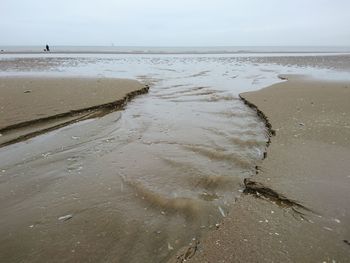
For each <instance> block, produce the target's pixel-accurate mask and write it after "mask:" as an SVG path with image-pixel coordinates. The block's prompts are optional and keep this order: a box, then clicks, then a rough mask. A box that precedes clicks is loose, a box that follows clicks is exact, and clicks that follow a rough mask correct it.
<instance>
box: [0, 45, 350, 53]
mask: <svg viewBox="0 0 350 263" xmlns="http://www.w3.org/2000/svg"><path fill="white" fill-rule="evenodd" d="M44 49H45V44H43V45H42V46H0V50H2V52H6V53H7V52H8V53H38V52H44ZM50 51H51V53H115V54H239V53H241V54H249V53H349V52H350V47H349V46H220V47H217V46H215V47H210V46H208V47H195V46H192V47H147V46H145V47H143V46H114V45H111V46H55V45H50Z"/></svg>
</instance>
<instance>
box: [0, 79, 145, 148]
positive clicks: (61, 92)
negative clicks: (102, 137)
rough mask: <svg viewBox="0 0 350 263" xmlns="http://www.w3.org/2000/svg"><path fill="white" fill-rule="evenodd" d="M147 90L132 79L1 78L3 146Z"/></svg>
mask: <svg viewBox="0 0 350 263" xmlns="http://www.w3.org/2000/svg"><path fill="white" fill-rule="evenodd" d="M147 90H148V88H147V87H144V86H143V85H142V84H140V83H139V82H137V81H136V80H128V79H107V78H98V79H97V78H84V79H83V78H25V77H6V78H1V79H0V92H1V96H0V105H1V106H0V134H1V136H0V146H1V145H6V144H9V143H12V142H17V141H19V140H22V139H27V138H29V137H31V136H34V135H37V134H40V133H42V132H46V131H48V130H52V129H55V128H59V127H62V126H64V125H67V124H69V123H72V122H75V121H77V120H83V119H86V118H91V117H94V116H97V115H100V114H103V113H106V112H110V111H111V110H115V109H116V108H120V107H122V106H123V104H124V103H125V101H126V100H127V99H129V98H130V97H132V96H134V95H136V94H139V93H144V92H147Z"/></svg>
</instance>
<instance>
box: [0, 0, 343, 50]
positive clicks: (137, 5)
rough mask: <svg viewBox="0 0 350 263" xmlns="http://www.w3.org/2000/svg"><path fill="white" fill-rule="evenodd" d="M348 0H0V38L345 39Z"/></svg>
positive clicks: (162, 42)
mask: <svg viewBox="0 0 350 263" xmlns="http://www.w3.org/2000/svg"><path fill="white" fill-rule="evenodd" d="M349 14H350V0H176V1H167V0H149V1H147V0H125V1H124V0H55V1H53V0H1V3H0V45H42V44H43V43H46V42H48V43H50V44H51V45H111V43H114V44H115V45H118V46H128V45H137V46H216V45H219V46H242V45H344V46H350V16H349Z"/></svg>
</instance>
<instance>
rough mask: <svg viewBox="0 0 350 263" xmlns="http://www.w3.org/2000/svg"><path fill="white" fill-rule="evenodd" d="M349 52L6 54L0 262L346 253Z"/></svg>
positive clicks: (328, 257)
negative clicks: (269, 54) (277, 54)
mask: <svg viewBox="0 0 350 263" xmlns="http://www.w3.org/2000/svg"><path fill="white" fill-rule="evenodd" d="M89 56H90V55H89ZM347 57H348V56H344V57H342V56H321V55H320V56H318V57H317V58H316V57H315V58H313V57H308V56H305V57H291V58H288V57H287V56H280V57H276V58H274V57H265V58H261V57H254V56H252V57H249V56H247V57H224V58H223V57H222V56H221V55H217V56H213V57H205V56H204V57H202V56H199V57H197V56H193V57H186V56H179V57H168V56H152V57H138V56H130V57H129V56H125V57H122V56H121V57H119V56H118V57H104V58H101V57H98V56H97V57H80V56H78V57H74V56H72V55H70V56H67V57H60V58H54V57H52V58H49V57H48V58H19V59H4V60H3V61H1V63H0V68H1V67H3V68H4V69H5V70H4V71H3V72H2V73H3V75H5V76H6V77H3V78H1V79H0V85H1V86H0V87H1V94H2V95H3V96H1V98H0V99H1V107H2V108H1V111H2V112H1V113H4V114H1V119H0V120H1V122H0V123H1V134H2V136H0V142H1V144H2V145H1V146H2V147H0V210H1V211H2V214H3V216H2V217H1V219H0V234H1V235H0V236H1V238H0V261H4V262H23V261H26V262H38V261H47V260H49V259H50V260H51V261H52V262H61V261H66V262H89V261H90V262H92V261H93V262H127V263H130V262H133V263H139V262H144V263H146V262H150V263H153V262H168V261H170V262H184V260H186V262H323V261H325V262H332V263H333V262H344V261H346V259H347V258H348V257H349V245H348V244H349V239H350V237H349V230H348V228H347V225H348V224H349V221H350V220H349V212H348V211H349V206H348V204H347V200H349V194H348V192H349V191H348V189H349V176H350V175H349V173H348V171H349V170H350V169H349V164H348V162H347V158H346V157H347V156H348V155H349V147H350V146H349V138H350V134H349V127H350V125H349V123H350V120H349V106H348V101H349V90H350V85H349V83H348V81H339V80H338V81H334V80H333V81H330V80H324V79H322V80H321V78H322V77H324V78H325V77H327V78H329V79H332V78H333V79H341V78H344V79H348V74H347V73H346V70H347V68H348V67H347V66H346V65H347V64H346V63H348V62H346V61H348V60H347ZM341 61H343V62H344V63H340V62H341ZM2 62H3V63H2ZM52 63H53V64H52ZM269 63H272V64H269ZM294 64H295V65H294ZM229 65H230V66H229ZM289 65H294V66H289ZM334 65H338V66H337V67H335V66H334ZM317 66H319V68H317ZM331 68H336V69H338V70H339V71H334V70H332V69H331ZM23 73H26V74H23ZM28 73H30V77H28ZM78 73H79V74H82V76H86V77H74V76H76V75H77V74H78ZM283 73H288V74H292V73H293V74H294V75H279V74H283ZM6 74H8V75H9V76H7V75H6ZM51 74H52V75H51ZM55 74H56V75H55ZM300 74H303V75H300ZM309 74H310V77H309ZM11 75H13V76H12V77H10V76H11ZM15 76H17V77H15ZM19 76H20V77H19ZM42 76H50V77H45V78H43V77H42ZM72 76H73V77H72ZM78 76H80V75H78ZM91 76H95V78H92V77H91ZM99 76H105V77H104V78H101V77H99ZM115 76H118V77H120V78H121V79H115V78H113V77H115ZM278 76H280V78H278ZM311 76H314V78H311ZM317 77H319V78H317ZM131 79H136V80H131ZM287 79H288V81H287ZM273 83H277V84H274V85H272V86H270V85H271V84H273ZM147 84H149V85H150V86H151V88H150V89H149V90H148V86H147ZM264 87H267V88H264ZM257 90H258V91H257ZM147 91H148V93H147V94H145V95H142V96H137V97H136V98H135V99H133V100H132V101H129V99H130V98H131V97H133V96H135V95H137V94H140V93H145V92H147ZM249 91H253V92H249ZM242 92H244V93H242ZM239 94H240V95H239ZM127 101H128V103H127V104H126V102H127ZM119 109H123V110H120V111H119ZM17 142H18V143H17ZM266 146H268V147H266Z"/></svg>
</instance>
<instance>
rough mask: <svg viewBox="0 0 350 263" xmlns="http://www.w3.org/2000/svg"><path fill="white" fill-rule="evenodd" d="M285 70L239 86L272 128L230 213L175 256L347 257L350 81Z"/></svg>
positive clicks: (202, 258)
mask: <svg viewBox="0 0 350 263" xmlns="http://www.w3.org/2000/svg"><path fill="white" fill-rule="evenodd" d="M288 78H289V80H288V81H287V82H284V83H280V84H276V85H273V86H271V87H269V88H265V89H263V90H260V91H256V92H249V93H243V94H241V97H242V99H244V100H245V101H246V102H247V103H248V104H249V105H250V106H253V107H254V105H255V106H256V107H257V108H258V109H259V110H261V111H262V112H263V113H264V114H265V115H266V117H267V118H268V119H267V121H268V122H269V123H270V124H271V125H272V129H274V130H275V131H276V135H275V136H273V137H272V138H271V145H270V146H269V147H268V149H267V156H266V158H265V160H264V161H263V162H262V164H261V166H259V167H257V175H256V176H254V177H253V178H252V179H251V181H246V192H247V193H246V194H244V195H243V197H242V198H241V199H239V201H238V202H237V203H236V204H235V206H234V208H233V210H232V211H231V213H230V216H229V217H227V218H226V219H225V220H224V222H223V223H222V225H221V226H220V227H219V228H218V230H216V231H214V232H211V233H210V234H209V235H208V236H207V237H206V238H205V239H204V240H203V241H202V242H201V243H200V245H199V246H197V247H196V253H195V255H194V256H193V254H194V253H192V251H193V247H192V248H191V249H190V250H187V248H185V249H183V250H182V251H180V252H179V253H178V259H174V261H177V262H182V261H181V260H182V259H184V258H186V250H187V255H188V257H187V258H190V257H192V258H191V259H189V260H187V261H186V262H346V261H348V260H349V258H350V246H349V240H350V229H349V225H350V206H349V200H350V191H349V189H350V172H349V171H350V162H349V156H350V103H349V102H350V83H349V82H347V83H344V82H324V81H323V82H321V81H316V80H311V79H305V78H301V77H297V76H294V77H293V76H289V77H288ZM181 254H182V256H181Z"/></svg>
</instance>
